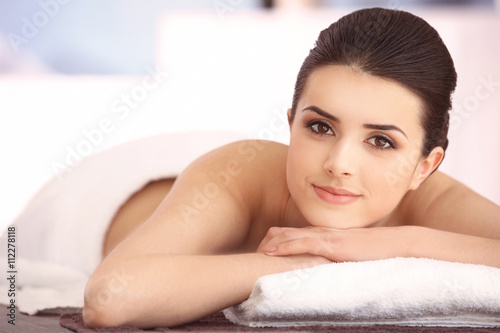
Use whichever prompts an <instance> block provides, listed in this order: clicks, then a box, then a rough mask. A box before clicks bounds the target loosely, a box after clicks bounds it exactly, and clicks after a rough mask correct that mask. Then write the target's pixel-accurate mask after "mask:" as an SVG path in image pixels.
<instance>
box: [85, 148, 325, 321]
mask: <svg viewBox="0 0 500 333" xmlns="http://www.w3.org/2000/svg"><path fill="white" fill-rule="evenodd" d="M252 147H253V148H252ZM255 147H257V148H259V149H257V148H255ZM284 153H286V151H284ZM276 155H277V152H276V151H274V150H272V149H270V148H269V147H268V148H266V147H265V146H260V145H259V146H255V145H252V144H251V143H248V142H240V143H235V144H230V145H228V146H225V147H223V148H220V149H218V150H216V151H213V152H211V153H209V154H207V155H205V156H203V157H201V158H200V159H198V160H197V161H195V162H194V163H193V164H192V165H191V166H189V167H188V168H187V169H186V170H185V171H184V172H183V173H182V174H181V175H180V176H179V177H178V178H177V180H176V182H175V184H174V186H173V187H172V189H171V191H170V193H169V194H168V195H167V196H166V197H165V199H164V200H163V202H162V203H161V204H160V206H159V207H158V208H157V209H156V211H155V212H154V213H153V215H152V216H151V217H150V218H149V219H148V220H147V221H146V222H145V223H144V224H143V225H142V226H140V227H139V228H138V229H137V230H136V231H134V232H133V233H132V234H131V235H130V236H129V237H128V238H126V239H125V240H124V241H122V242H121V243H120V244H119V245H118V246H117V247H116V248H115V249H114V250H113V251H112V252H111V253H110V254H109V255H108V256H107V257H106V258H105V259H104V260H103V262H102V263H101V264H100V265H99V267H98V268H97V269H96V271H95V272H94V274H93V275H92V276H91V278H90V280H89V282H88V284H87V287H86V291H85V306H84V311H83V316H84V321H85V324H86V325H88V326H92V327H98V326H112V325H122V324H129V325H135V326H139V327H153V326H159V325H160V326H173V325H179V324H183V323H186V322H189V321H192V320H195V319H197V318H201V317H203V316H205V315H207V314H209V313H213V312H216V311H218V310H221V309H223V308H225V307H227V306H230V305H234V304H236V303H238V302H241V301H243V300H244V299H245V298H246V297H248V295H249V294H250V292H251V290H252V287H253V284H254V282H255V281H256V280H257V278H258V277H260V276H262V275H266V274H271V273H276V272H282V271H288V270H292V269H294V268H303V267H309V266H312V265H317V264H320V263H326V262H328V261H327V260H326V259H324V258H321V257H313V256H310V255H309V256H307V255H305V256H294V257H287V258H270V257H267V256H265V255H263V254H257V253H246V254H245V253H241V252H244V251H248V249H250V248H252V247H251V246H250V247H249V246H247V247H245V244H246V243H247V242H248V238H249V233H250V230H251V229H252V225H251V224H250V222H251V221H252V220H255V219H258V216H256V215H255V214H258V213H257V212H258V211H259V206H260V205H261V201H260V200H264V201H265V200H267V199H268V198H266V197H265V196H266V195H274V194H275V193H272V192H271V193H267V192H264V191H262V188H261V187H260V185H259V183H260V182H256V181H255V180H256V179H260V178H259V177H264V176H265V175H266V174H270V175H272V177H269V178H271V179H270V180H269V181H270V182H272V181H273V180H272V179H273V178H276V174H278V172H274V171H275V170H272V169H271V170H269V168H272V165H276V167H278V166H279V165H281V166H280V167H281V168H283V167H284V166H283V163H282V162H283V158H281V159H280V161H281V163H272V164H270V165H271V166H270V165H268V164H266V163H265V161H269V160H271V162H273V160H272V159H273V158H276ZM274 162H277V161H274ZM260 169H262V171H259V170H260ZM256 172H257V174H256ZM259 173H260V174H259ZM267 185H271V188H275V187H277V186H278V184H272V183H271V184H266V186H267ZM273 185H276V186H273ZM268 192H269V191H268ZM255 247H256V245H253V249H255ZM238 252H240V253H239V254H230V253H238Z"/></svg>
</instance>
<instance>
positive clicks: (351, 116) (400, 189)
mask: <svg viewBox="0 0 500 333" xmlns="http://www.w3.org/2000/svg"><path fill="white" fill-rule="evenodd" d="M421 110H422V104H421V101H420V99H419V98H418V97H417V96H416V95H414V94H413V93H412V92H411V91H410V90H408V89H406V88H404V87H403V86H401V85H399V84H397V83H394V82H391V81H388V80H384V79H381V78H378V77H374V76H369V75H367V74H362V73H358V72H355V71H353V70H352V69H350V68H348V67H345V66H337V65H329V66H325V67H321V68H318V69H316V70H315V71H313V72H312V73H311V74H310V76H309V78H308V80H307V83H306V86H305V89H304V91H303V94H302V96H301V98H300V100H299V102H298V104H297V110H296V114H295V117H294V120H293V123H292V124H291V125H290V126H291V128H290V130H291V135H290V147H289V153H288V161H287V182H288V187H289V190H290V193H291V195H292V198H293V199H294V202H295V204H296V206H297V207H298V209H299V210H300V212H301V213H302V215H303V216H304V217H305V219H306V220H307V221H308V222H309V223H310V224H311V225H314V226H324V227H333V228H351V227H365V226H369V225H372V224H374V223H376V222H379V221H381V220H382V219H383V218H384V217H386V216H388V215H389V214H390V213H391V212H392V211H393V210H394V208H395V207H396V206H397V205H398V203H399V202H400V200H401V199H402V197H403V196H404V195H405V193H406V192H407V191H408V190H410V189H415V188H417V187H418V186H419V184H420V183H421V182H422V181H423V180H424V179H425V178H426V177H427V176H428V175H429V174H430V173H431V172H432V170H433V168H435V167H436V165H437V164H436V163H435V162H436V161H431V162H432V163H431V162H429V161H427V160H426V159H424V158H422V156H421V153H420V149H421V144H422V142H423V138H424V132H423V129H422V127H421V126H420V122H419V119H420V115H421ZM431 155H432V154H431ZM438 158H439V160H440V159H441V158H442V156H438Z"/></svg>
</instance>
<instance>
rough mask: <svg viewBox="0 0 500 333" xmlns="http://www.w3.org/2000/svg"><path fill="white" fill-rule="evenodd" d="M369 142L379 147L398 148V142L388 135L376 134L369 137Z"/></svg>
mask: <svg viewBox="0 0 500 333" xmlns="http://www.w3.org/2000/svg"><path fill="white" fill-rule="evenodd" d="M368 143H369V144H371V145H372V146H374V147H375V148H377V149H396V148H397V147H396V144H395V143H394V142H393V141H392V140H391V139H389V138H388V137H385V136H382V135H376V136H374V137H371V138H369V139H368Z"/></svg>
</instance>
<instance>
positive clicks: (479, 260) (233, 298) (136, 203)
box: [83, 66, 500, 327]
mask: <svg viewBox="0 0 500 333" xmlns="http://www.w3.org/2000/svg"><path fill="white" fill-rule="evenodd" d="M298 110H299V111H298V113H297V115H296V117H295V120H294V121H293V122H290V130H291V141H290V146H286V145H283V144H279V143H276V142H270V141H253V140H249V141H240V142H235V143H232V144H229V145H226V146H224V147H221V148H219V149H216V150H214V151H212V152H210V153H208V154H206V155H204V156H202V157H200V158H199V159H197V160H196V161H194V162H193V163H192V164H191V165H190V166H189V167H188V168H186V170H184V171H183V172H182V173H181V174H180V175H179V177H178V178H177V179H176V180H175V183H174V184H173V186H172V187H171V188H170V185H171V182H170V181H161V182H158V183H153V184H150V185H148V186H146V187H145V188H144V189H143V190H141V191H139V192H138V193H137V194H136V195H134V196H133V197H132V198H131V199H130V200H129V201H128V202H127V203H125V205H124V206H123V207H122V208H121V209H120V211H119V212H118V214H117V216H116V217H115V219H114V220H113V222H112V224H111V226H110V229H109V231H108V235H107V237H106V241H105V245H104V255H106V257H105V258H104V260H103V261H102V263H101V264H100V265H99V267H98V268H97V269H96V271H95V272H94V274H93V275H92V276H91V278H90V279H89V282H88V284H87V287H86V290H85V306H84V311H83V317H84V321H85V324H86V325H88V326H91V327H103V326H114V325H123V324H127V325H134V326H138V327H155V326H175V325H180V324H183V323H187V322H190V321H193V320H196V319H199V318H202V317H204V316H206V315H208V314H211V313H214V312H216V311H219V310H221V309H224V308H226V307H229V306H232V305H235V304H237V303H239V302H242V301H244V300H245V299H246V298H248V296H249V294H250V292H251V290H252V288H253V285H254V283H255V281H256V280H257V279H258V278H259V277H261V276H263V275H267V274H272V273H279V272H284V271H289V270H293V269H299V268H305V267H312V266H316V265H320V264H326V263H331V262H333V261H335V262H342V261H363V260H376V259H384V258H392V257H423V258H434V259H440V260H447V261H455V262H463V263H475V264H484V265H489V266H494V267H500V258H499V257H498V256H497V255H496V254H497V253H500V221H499V218H498V217H499V216H500V207H499V206H497V205H495V204H494V203H492V202H490V201H488V200H487V199H485V198H483V197H481V196H480V195H478V194H476V193H474V192H473V191H472V190H470V189H469V188H467V187H465V186H464V185H462V184H460V183H459V182H457V181H456V180H453V179H451V178H450V177H448V176H446V175H444V174H442V173H440V172H439V171H436V172H434V173H432V172H433V171H434V170H435V168H436V167H437V165H438V164H439V162H440V160H441V158H442V156H443V150H442V148H440V147H436V148H435V149H434V150H433V151H432V152H431V154H429V156H425V157H423V156H420V155H419V154H418V153H419V151H420V144H421V142H422V138H423V136H424V133H423V130H422V128H421V127H420V125H419V121H418V120H419V115H420V102H419V100H418V98H417V97H416V96H415V95H413V94H412V93H411V92H409V91H407V90H405V89H404V88H403V87H401V86H399V85H397V84H396V83H391V82H387V81H383V80H381V79H378V78H373V77H369V76H366V75H360V74H357V73H355V72H353V71H351V70H350V69H348V68H343V67H338V66H337V67H335V66H332V67H325V68H322V69H318V70H316V71H315V72H314V73H313V74H312V75H311V76H310V79H309V81H308V85H307V86H306V89H305V90H304V92H303V96H302V98H301V101H300V102H299V103H298ZM401 110H405V112H404V113H402V112H401ZM382 125H383V126H382ZM388 125H390V126H388ZM396 125H397V128H398V129H397V130H395V128H396ZM403 132H404V133H403ZM392 140H393V141H394V142H395V144H394V147H392V146H391V145H390V143H392ZM396 146H397V148H395V147H396ZM415 156H416V157H418V158H414V157H415ZM405 165H406V166H408V165H409V167H406V168H401V167H402V166H405ZM401 170H403V171H401ZM386 176H390V177H386ZM318 186H319V187H325V186H330V187H335V188H337V189H339V190H338V191H341V192H342V191H344V192H342V193H344V194H336V195H333V194H332V193H325V190H322V189H319V188H318ZM347 190H349V191H350V192H352V193H351V194H349V195H345V192H346V191H347ZM167 193H168V194H167ZM349 196H355V198H354V199H353V198H350V197H349ZM332 197H333V198H334V199H332ZM339 197H340V198H339ZM325 198H326V199H325ZM160 200H161V203H159V205H158V202H159V201H160ZM344 200H347V201H348V202H349V203H348V204H345V203H342V202H343V201H344ZM155 206H157V207H156V209H154V208H155ZM127 235H128V236H127ZM116 244H117V245H116ZM115 245H116V246H115Z"/></svg>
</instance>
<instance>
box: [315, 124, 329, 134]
mask: <svg viewBox="0 0 500 333" xmlns="http://www.w3.org/2000/svg"><path fill="white" fill-rule="evenodd" d="M329 130H330V128H329V127H328V126H326V125H325V124H318V132H320V133H322V134H326V133H328V131H329Z"/></svg>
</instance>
